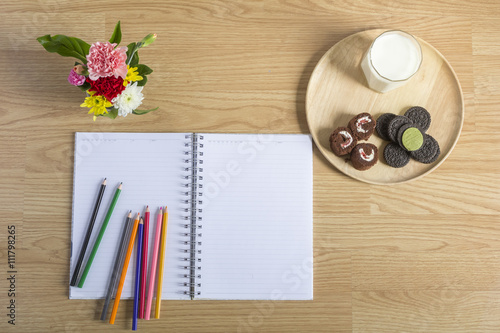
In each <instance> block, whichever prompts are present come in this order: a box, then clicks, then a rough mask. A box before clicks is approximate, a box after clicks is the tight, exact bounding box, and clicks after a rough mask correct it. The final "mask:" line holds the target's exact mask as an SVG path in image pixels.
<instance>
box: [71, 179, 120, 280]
mask: <svg viewBox="0 0 500 333" xmlns="http://www.w3.org/2000/svg"><path fill="white" fill-rule="evenodd" d="M122 185H123V184H122V183H120V185H119V186H118V188H117V189H116V191H115V195H114V197H113V201H111V204H110V205H109V208H108V212H107V213H106V217H105V218H104V222H103V223H102V226H101V230H100V231H99V235H97V239H96V241H95V243H94V247H93V248H92V252H90V257H89V259H88V260H87V265H85V270H84V271H83V274H82V277H81V278H80V282H78V288H82V287H83V284H84V283H85V279H86V278H87V275H88V274H89V271H90V267H91V266H92V262H93V261H94V258H95V255H96V253H97V250H98V249H99V245H100V244H101V241H102V237H103V236H104V232H105V231H106V228H107V226H108V223H109V219H110V218H111V215H112V214H113V210H114V209H115V206H116V202H117V201H118V198H119V197H120V193H121V191H122Z"/></svg>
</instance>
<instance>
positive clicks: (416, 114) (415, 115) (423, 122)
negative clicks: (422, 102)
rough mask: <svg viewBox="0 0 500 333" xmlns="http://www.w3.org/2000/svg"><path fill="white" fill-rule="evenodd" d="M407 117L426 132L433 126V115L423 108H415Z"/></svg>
mask: <svg viewBox="0 0 500 333" xmlns="http://www.w3.org/2000/svg"><path fill="white" fill-rule="evenodd" d="M405 117H408V118H409V119H410V120H411V121H412V122H413V123H414V124H415V125H417V126H418V128H420V130H421V131H422V132H425V131H427V130H428V129H429V127H430V126H431V114H430V113H429V111H427V110H426V109H425V108H423V107H421V106H414V107H411V108H409V109H408V110H407V111H406V112H405Z"/></svg>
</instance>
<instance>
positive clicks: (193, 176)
mask: <svg viewBox="0 0 500 333" xmlns="http://www.w3.org/2000/svg"><path fill="white" fill-rule="evenodd" d="M185 138H186V140H188V141H186V143H185V144H184V146H185V147H186V148H190V150H188V149H186V151H184V155H186V156H190V157H186V158H185V159H184V163H186V167H185V168H184V172H187V174H186V175H184V179H185V180H188V181H189V182H188V183H186V184H183V187H185V188H186V189H187V190H186V191H184V192H183V193H184V195H185V196H186V198H187V199H185V200H184V201H183V203H184V204H186V205H187V207H185V208H184V209H183V211H184V213H186V214H187V215H185V216H184V217H183V218H184V220H185V221H189V222H188V223H186V224H184V228H186V229H188V230H189V231H188V232H186V233H183V234H182V235H183V236H185V237H186V238H187V240H186V241H183V244H184V245H185V246H186V248H184V249H183V250H182V253H184V254H185V255H186V257H183V258H182V261H183V262H186V265H185V266H182V267H183V268H184V269H186V270H188V271H189V273H187V274H184V275H183V276H184V278H186V279H188V280H189V282H184V283H182V286H184V287H186V288H187V290H185V291H184V292H183V293H184V294H186V295H189V296H190V297H191V299H193V298H194V297H195V295H200V291H197V290H196V288H200V287H201V283H200V282H199V281H196V280H197V279H198V280H199V279H201V274H200V271H201V257H200V255H201V253H202V252H201V249H200V247H201V245H202V242H201V241H200V238H201V236H202V233H201V232H200V231H201V229H202V221H203V218H202V216H201V213H203V209H201V208H198V205H201V204H203V200H202V199H201V197H202V196H203V192H202V189H203V184H201V183H200V182H201V181H202V180H203V175H202V173H203V167H202V166H201V165H202V164H203V159H202V158H201V157H202V156H203V151H202V149H203V142H202V141H203V135H197V134H188V135H186V137H185Z"/></svg>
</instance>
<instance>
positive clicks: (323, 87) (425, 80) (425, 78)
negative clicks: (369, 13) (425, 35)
mask: <svg viewBox="0 0 500 333" xmlns="http://www.w3.org/2000/svg"><path fill="white" fill-rule="evenodd" d="M384 31H386V30H383V29H376V30H368V31H363V32H359V33H356V34H354V35H351V36H349V37H347V38H345V39H343V40H341V41H340V42H338V43H337V44H335V45H334V46H333V47H332V48H331V49H330V50H328V52H326V54H325V55H324V56H323V57H322V58H321V60H320V61H319V62H318V64H317V65H316V68H315V69H314V71H313V73H312V75H311V79H310V81H309V85H308V87H307V94H306V113H307V122H308V124H309V129H310V131H311V134H312V137H313V139H314V141H315V142H316V145H317V146H318V148H319V150H320V151H321V153H322V154H323V155H324V156H325V158H326V159H327V160H328V161H330V163H332V164H333V165H334V166H335V167H336V168H337V169H339V170H340V171H342V172H343V173H345V174H346V175H348V176H351V177H353V178H355V179H358V180H361V181H364V182H367V183H371V184H381V185H389V184H398V183H403V182H407V181H411V180H415V179H418V178H420V177H423V176H424V175H426V174H428V173H430V172H432V171H433V170H434V169H436V168H437V167H438V166H439V165H440V164H441V163H443V161H444V160H445V159H446V158H447V157H448V155H449V154H450V153H451V151H452V150H453V148H454V147H455V144H456V143H457V141H458V137H459V136H460V131H461V130H462V124H463V120H464V102H463V95H462V90H461V88H460V83H459V82H458V79H457V76H456V74H455V72H454V71H453V69H452V68H451V66H450V64H449V63H448V62H447V61H446V59H445V58H444V57H443V56H442V55H441V53H439V51H437V50H436V49H435V48H434V47H432V46H431V45H430V44H428V43H426V42H425V41H423V40H422V39H420V38H417V37H416V38H417V40H418V41H419V43H420V45H421V46H422V53H423V61H422V65H421V67H420V70H419V71H418V72H417V74H415V75H414V76H413V77H412V78H411V79H410V80H409V81H408V82H407V83H406V84H405V85H404V86H402V87H399V88H396V89H395V90H392V91H389V92H387V93H383V94H381V93H378V92H376V91H373V90H371V89H370V88H368V85H367V83H366V79H365V77H364V75H363V71H362V70H361V66H360V62H361V59H362V57H363V55H364V53H365V52H366V50H368V48H369V46H370V44H371V42H372V41H373V40H374V39H375V37H377V36H378V35H380V34H381V33H382V32H384ZM417 105H418V106H423V107H425V108H426V109H427V110H428V111H429V112H430V114H431V117H432V122H431V126H430V128H429V129H428V130H427V133H428V134H430V135H432V136H433V137H434V138H435V139H436V140H437V141H438V143H439V146H440V148H441V155H440V156H439V158H438V159H437V161H435V162H434V163H431V164H423V163H420V162H417V161H415V160H413V159H412V160H411V161H410V163H408V164H407V165H406V166H405V167H403V168H399V169H396V168H392V167H390V166H389V165H387V164H386V163H385V160H384V157H383V150H384V147H385V145H386V144H387V143H388V142H387V141H383V140H382V139H380V137H379V136H378V135H377V134H376V133H375V134H373V135H372V136H371V137H370V138H369V139H368V141H367V142H370V143H373V144H374V145H376V146H377V147H378V148H379V162H378V163H377V164H376V165H375V166H373V167H372V168H371V169H369V170H367V171H358V170H356V169H354V168H353V166H352V165H351V163H350V162H346V159H345V158H343V157H338V156H335V155H334V154H333V153H332V151H331V150H330V144H329V137H330V134H331V133H332V132H333V131H334V130H335V129H336V128H337V127H339V126H347V123H348V122H349V120H350V119H351V118H352V117H353V116H355V115H357V114H359V113H361V112H369V113H371V114H372V116H373V117H375V119H376V118H378V117H379V116H380V115H381V114H383V113H386V112H391V113H395V114H404V112H405V111H406V110H407V109H408V108H410V107H412V106H417Z"/></svg>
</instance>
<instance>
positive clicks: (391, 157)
mask: <svg viewBox="0 0 500 333" xmlns="http://www.w3.org/2000/svg"><path fill="white" fill-rule="evenodd" d="M384 159H385V161H386V162H387V164H389V165H390V166H391V167H393V168H402V167H404V166H405V165H407V164H408V163H409V162H410V153H408V152H407V151H406V150H405V149H404V148H401V147H400V146H399V145H398V144H397V143H394V142H390V143H389V144H388V145H387V146H385V148H384Z"/></svg>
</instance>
